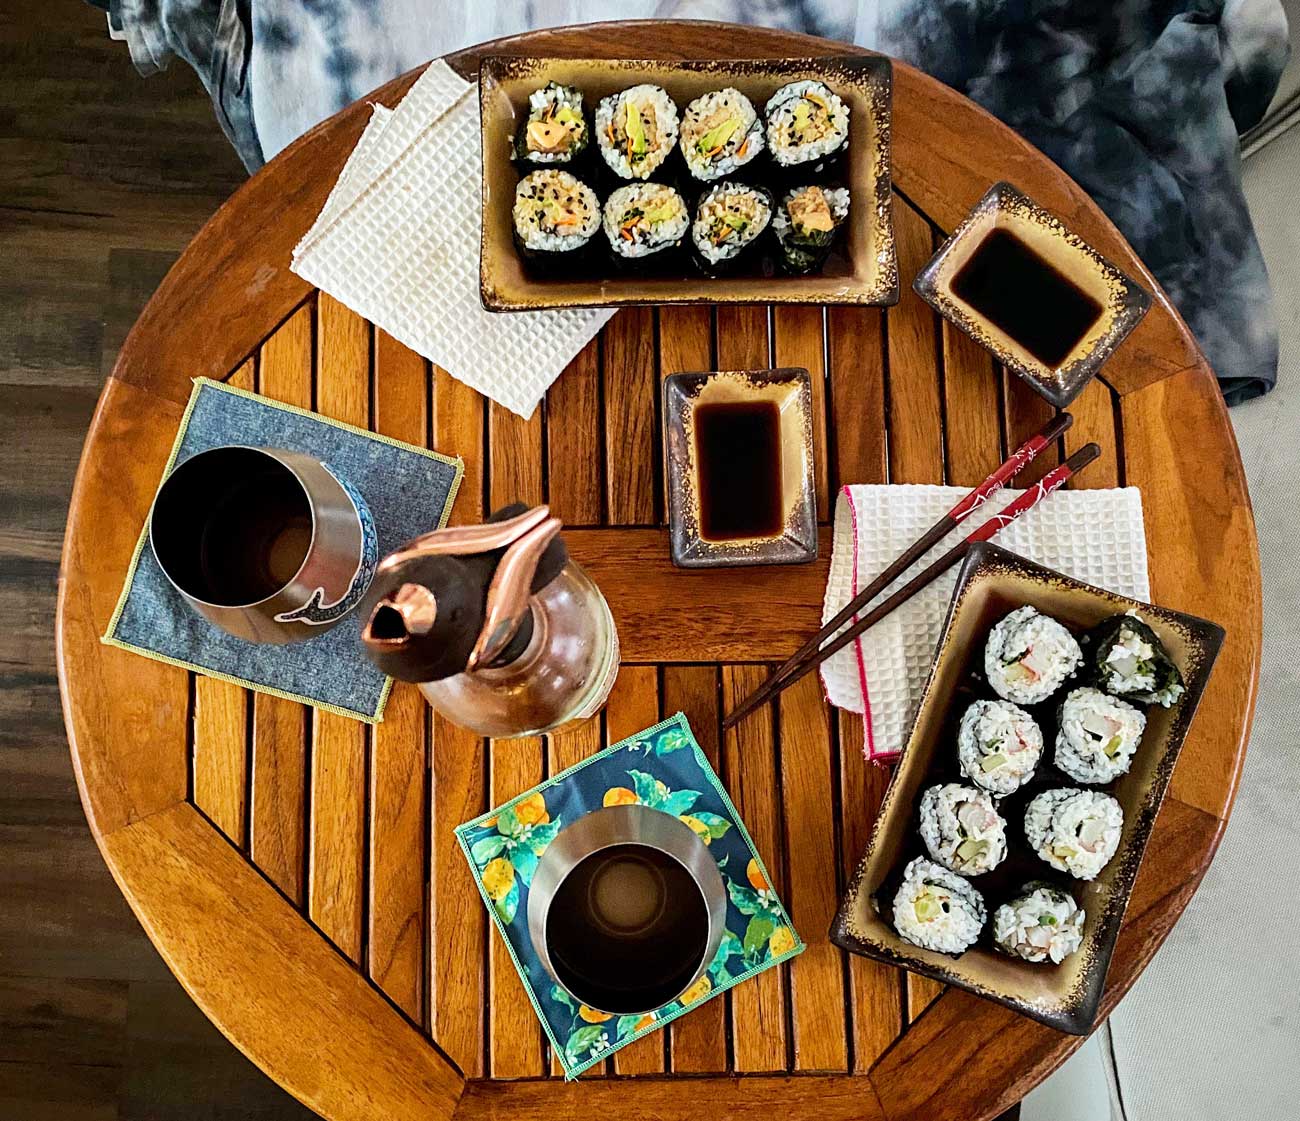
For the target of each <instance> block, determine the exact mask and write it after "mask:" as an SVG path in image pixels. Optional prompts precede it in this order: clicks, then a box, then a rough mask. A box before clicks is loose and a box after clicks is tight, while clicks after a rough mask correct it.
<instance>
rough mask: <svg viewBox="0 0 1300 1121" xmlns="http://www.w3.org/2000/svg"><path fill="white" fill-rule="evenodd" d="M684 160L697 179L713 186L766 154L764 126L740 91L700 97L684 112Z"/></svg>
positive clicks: (725, 91)
mask: <svg viewBox="0 0 1300 1121" xmlns="http://www.w3.org/2000/svg"><path fill="white" fill-rule="evenodd" d="M681 141H682V157H683V158H684V159H685V160H686V167H687V170H688V171H690V173H691V175H693V176H694V177H695V178H696V179H699V180H701V181H703V182H705V183H712V182H713V181H714V180H715V179H721V178H722V177H723V176H725V175H731V174H733V173H734V172H735V171H736V169H737V168H741V167H744V166H745V164H747V163H749V161H750V160H752V159H753V158H754V157H755V156H757V155H758V154H759V152H761V151H762V150H763V122H762V121H760V120H759V119H758V114H757V113H756V112H755V111H754V106H753V104H752V103H751V102H750V100H749V98H747V97H746V96H745V95H744V94H743V93H741V92H740V90H736V89H731V88H727V89H725V90H715V91H714V92H712V93H706V94H704V95H703V96H701V97H697V98H696V99H695V100H694V101H692V102H691V103H690V104H689V105H687V106H686V108H685V110H683V112H682V127H681Z"/></svg>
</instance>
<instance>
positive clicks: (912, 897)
mask: <svg viewBox="0 0 1300 1121" xmlns="http://www.w3.org/2000/svg"><path fill="white" fill-rule="evenodd" d="M986 917H987V912H986V910H985V908H984V899H983V897H982V896H981V895H980V893H979V892H978V891H976V890H975V888H974V887H973V886H972V885H971V884H970V883H968V882H967V881H966V880H963V879H962V878H961V877H960V876H958V875H956V874H955V873H953V872H949V871H948V869H946V868H941V867H940V866H939V865H938V864H934V863H933V862H931V861H929V860H926V859H925V857H923V856H918V857H917V858H916V859H915V860H913V861H911V863H909V864H908V866H907V867H906V868H905V869H903V883H902V885H901V886H900V887H899V889H898V893H897V894H896V895H895V896H894V929H895V930H897V931H898V933H899V934H900V935H901V936H902V937H903V938H904V939H906V940H907V941H908V942H911V943H912V945H914V946H920V947H922V948H923V949H926V950H937V951H938V952H939V953H942V954H959V953H961V952H962V951H963V950H965V949H966V948H967V947H968V946H970V945H971V943H972V942H974V941H975V939H976V938H978V937H979V935H980V931H981V930H983V929H984V920H985V918H986Z"/></svg>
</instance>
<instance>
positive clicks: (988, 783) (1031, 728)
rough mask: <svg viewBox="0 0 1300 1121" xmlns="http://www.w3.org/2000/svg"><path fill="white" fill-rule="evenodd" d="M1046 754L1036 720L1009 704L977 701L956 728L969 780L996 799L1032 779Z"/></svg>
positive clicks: (958, 753)
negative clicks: (1039, 762)
mask: <svg viewBox="0 0 1300 1121" xmlns="http://www.w3.org/2000/svg"><path fill="white" fill-rule="evenodd" d="M1042 754H1043V733H1042V731H1041V730H1040V729H1039V727H1038V725H1037V724H1036V723H1035V722H1034V718H1033V717H1032V716H1030V715H1029V713H1027V712H1026V711H1025V710H1024V709H1023V708H1021V707H1020V706H1019V705H1013V704H1012V703H1011V702H1010V701H975V702H974V703H972V704H971V706H970V707H969V708H967V709H966V711H965V712H964V713H962V717H961V724H960V725H959V726H958V728H957V757H958V760H959V761H960V763H961V769H962V771H964V772H965V774H966V777H967V778H969V779H970V780H971V782H973V783H974V784H975V785H976V786H978V787H980V788H981V789H983V790H987V791H988V792H989V793H990V794H992V795H994V796H995V797H1001V796H1002V795H1005V794H1010V793H1012V792H1013V791H1015V790H1016V789H1018V788H1019V787H1020V786H1021V785H1023V784H1024V783H1026V782H1028V781H1029V779H1030V778H1031V777H1032V776H1033V773H1034V768H1035V767H1037V766H1038V760H1039V759H1040V758H1041V757H1042Z"/></svg>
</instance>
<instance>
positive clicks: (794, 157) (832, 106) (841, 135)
mask: <svg viewBox="0 0 1300 1121" xmlns="http://www.w3.org/2000/svg"><path fill="white" fill-rule="evenodd" d="M765 112H766V116H767V147H768V151H770V152H771V153H772V159H773V160H774V161H775V162H776V164H777V166H778V167H780V168H782V169H787V168H797V169H798V170H799V171H801V172H804V173H808V172H814V173H821V172H823V171H825V170H826V169H827V167H829V166H830V164H831V162H832V161H833V160H834V159H835V158H836V157H838V156H841V155H843V153H844V152H845V151H847V149H848V146H849V107H848V106H847V105H845V104H844V101H843V99H842V98H841V97H840V95H839V94H837V93H836V92H835V91H834V90H832V89H831V88H830V87H829V86H828V85H826V84H825V83H824V82H818V81H815V80H805V81H801V82H791V83H790V84H789V85H786V86H782V87H781V88H780V89H779V90H777V91H776V93H774V94H773V95H772V96H771V98H770V99H769V100H768V103H767V108H766V110H765Z"/></svg>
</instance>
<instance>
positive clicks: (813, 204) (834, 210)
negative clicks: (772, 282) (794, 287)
mask: <svg viewBox="0 0 1300 1121" xmlns="http://www.w3.org/2000/svg"><path fill="white" fill-rule="evenodd" d="M848 216H849V192H848V188H846V187H835V188H832V187H818V186H807V187H795V188H794V189H793V190H792V191H788V192H787V193H786V195H785V197H784V198H783V199H782V200H781V205H780V206H778V207H777V208H776V212H775V213H774V214H773V215H772V231H773V232H774V233H775V234H776V240H777V244H778V245H779V246H780V248H781V267H782V268H784V269H785V271H786V272H789V273H793V274H794V275H796V276H802V275H804V274H806V273H810V272H815V271H816V270H817V269H819V268H821V267H822V265H823V264H825V263H826V258H827V257H828V256H829V255H830V251H831V244H832V243H833V242H834V241H835V235H836V233H837V232H838V231H839V228H840V226H842V225H843V224H844V220H845V219H846V218H847V217H848Z"/></svg>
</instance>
